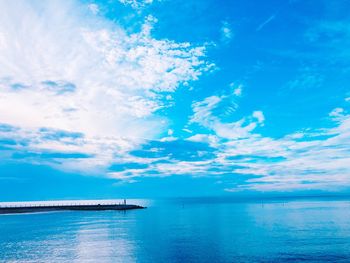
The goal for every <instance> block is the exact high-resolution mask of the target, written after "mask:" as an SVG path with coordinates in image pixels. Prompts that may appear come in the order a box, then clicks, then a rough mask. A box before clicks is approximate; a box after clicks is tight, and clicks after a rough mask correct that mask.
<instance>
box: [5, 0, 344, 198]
mask: <svg viewBox="0 0 350 263" xmlns="http://www.w3.org/2000/svg"><path fill="white" fill-rule="evenodd" d="M349 8H350V6H349V2H348V1H345V0H344V1H342V0H337V1H326V0H324V1H317V2H315V1H311V0H310V1H308V0H307V1H298V0H289V1H287V0H286V1H277V0H276V1H273V0H269V1H253V0H251V1H238V0H237V1H216V0H204V1H196V0H189V1H180V0H110V1H86V0H84V1H73V0H67V1H58V0H57V1H55V0H50V1H39V0H38V1H35V0H14V1H6V0H0V188H1V189H0V198H1V199H2V200H24V199H26V200H29V199H31V200H35V199H55V198H78V197H79V198H113V197H116V198H119V197H121V196H123V197H157V196H193V195H227V194H251V193H292V194H298V193H299V194H305V193H312V194H314V193H324V192H326V193H329V192H331V193H348V192H349V190H350V111H349V109H350V88H349V84H348V83H350V77H349V76H350V75H349V73H350V51H349V44H350V15H349V13H348V12H347V10H349Z"/></svg>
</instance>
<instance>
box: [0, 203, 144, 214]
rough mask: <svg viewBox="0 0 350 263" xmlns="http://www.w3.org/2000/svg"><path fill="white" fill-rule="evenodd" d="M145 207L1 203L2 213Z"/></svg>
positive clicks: (101, 204) (135, 207) (129, 205)
mask: <svg viewBox="0 0 350 263" xmlns="http://www.w3.org/2000/svg"><path fill="white" fill-rule="evenodd" d="M142 208H145V207H143V206H139V205H132V204H126V202H124V203H123V204H115V203H111V204H108V203H100V204H99V203H93V204H86V203H83V204H80V203H73V204H65V203H62V204H60V203H57V202H56V203H55V204H46V203H45V204H23V205H0V214H13V213H34V212H47V211H62V210H78V211H100V210H131V209H142Z"/></svg>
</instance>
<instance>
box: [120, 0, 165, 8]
mask: <svg viewBox="0 0 350 263" xmlns="http://www.w3.org/2000/svg"><path fill="white" fill-rule="evenodd" d="M153 1H154V0H119V2H121V3H122V4H125V5H130V6H131V7H132V8H134V9H140V8H143V7H145V6H147V5H150V4H152V3H153ZM158 1H160V0H158Z"/></svg>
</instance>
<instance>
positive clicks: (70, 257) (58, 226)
mask: <svg viewBox="0 0 350 263" xmlns="http://www.w3.org/2000/svg"><path fill="white" fill-rule="evenodd" d="M148 206H149V207H148V208H147V209H144V210H133V211H126V212H118V211H105V212H104V211H102V212H89V211H87V212H50V213H40V214H20V215H1V216H0V262H300V261H307V262H350V202H349V201H289V202H264V203H261V202H256V203H254V202H245V203H243V202H241V203H230V202H211V201H208V200H204V199H203V200H200V199H197V200H192V201H191V200H187V201H179V200H177V201H174V200H173V201H162V202H160V201H158V202H154V201H153V202H148Z"/></svg>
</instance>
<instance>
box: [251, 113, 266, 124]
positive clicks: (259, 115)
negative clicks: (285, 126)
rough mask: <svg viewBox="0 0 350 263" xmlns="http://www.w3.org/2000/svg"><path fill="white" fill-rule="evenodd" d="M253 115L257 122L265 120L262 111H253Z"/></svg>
mask: <svg viewBox="0 0 350 263" xmlns="http://www.w3.org/2000/svg"><path fill="white" fill-rule="evenodd" d="M253 117H254V118H256V119H257V120H258V122H259V123H263V122H264V121H265V116H264V113H263V112H262V111H254V112H253Z"/></svg>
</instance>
